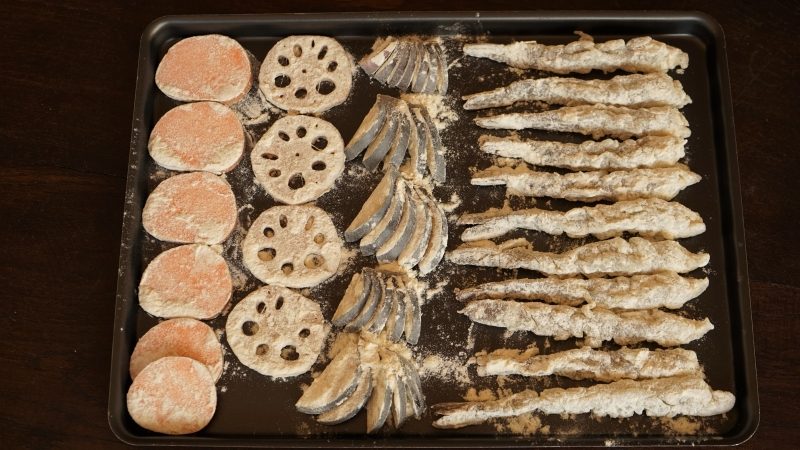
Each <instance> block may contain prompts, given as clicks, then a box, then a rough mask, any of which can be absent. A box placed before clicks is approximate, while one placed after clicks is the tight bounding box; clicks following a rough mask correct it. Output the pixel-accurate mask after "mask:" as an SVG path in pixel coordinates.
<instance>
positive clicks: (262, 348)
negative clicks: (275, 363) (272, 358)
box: [256, 344, 269, 356]
mask: <svg viewBox="0 0 800 450" xmlns="http://www.w3.org/2000/svg"><path fill="white" fill-rule="evenodd" d="M267 350H269V346H268V345H267V344H259V345H258V347H256V356H264V355H266V354H267Z"/></svg>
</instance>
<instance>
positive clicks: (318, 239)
mask: <svg viewBox="0 0 800 450" xmlns="http://www.w3.org/2000/svg"><path fill="white" fill-rule="evenodd" d="M314 242H316V243H317V244H319V245H322V244H324V243H325V235H324V234H322V233H320V234H318V235H316V236H314Z"/></svg>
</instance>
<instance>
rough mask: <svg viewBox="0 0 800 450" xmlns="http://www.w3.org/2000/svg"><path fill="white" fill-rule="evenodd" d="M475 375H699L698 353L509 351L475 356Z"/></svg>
mask: <svg viewBox="0 0 800 450" xmlns="http://www.w3.org/2000/svg"><path fill="white" fill-rule="evenodd" d="M477 363H478V375H481V376H490V375H523V376H526V377H544V376H548V375H560V376H564V377H567V378H571V379H573V380H586V379H589V380H597V381H603V382H610V381H618V380H622V379H631V380H640V379H651V378H664V377H674V376H681V375H692V374H701V373H702V370H701V369H700V363H699V362H698V361H697V354H696V353H695V352H693V351H691V350H686V349H683V348H673V349H667V350H660V349H659V350H649V349H646V348H635V349H634V348H627V347H623V348H621V349H619V350H616V351H605V350H594V349H592V348H589V347H582V348H576V349H572V350H567V351H563V352H558V353H552V354H549V355H534V356H525V355H523V352H521V351H520V352H518V353H516V354H512V355H510V354H509V350H508V349H503V350H501V351H495V352H492V353H489V354H488V355H478V356H477Z"/></svg>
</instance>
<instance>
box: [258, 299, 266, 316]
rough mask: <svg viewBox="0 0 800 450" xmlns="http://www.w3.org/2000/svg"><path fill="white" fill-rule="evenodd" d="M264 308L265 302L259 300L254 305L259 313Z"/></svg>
mask: <svg viewBox="0 0 800 450" xmlns="http://www.w3.org/2000/svg"><path fill="white" fill-rule="evenodd" d="M266 308H267V304H266V303H264V302H259V303H258V304H257V305H256V311H258V313H259V314H261V313H263V312H264V310H265V309H266Z"/></svg>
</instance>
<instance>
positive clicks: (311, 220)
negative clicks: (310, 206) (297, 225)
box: [306, 216, 314, 231]
mask: <svg viewBox="0 0 800 450" xmlns="http://www.w3.org/2000/svg"><path fill="white" fill-rule="evenodd" d="M313 226H314V216H311V217H309V218H308V220H307V221H306V231H308V230H310V229H311V227H313Z"/></svg>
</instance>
